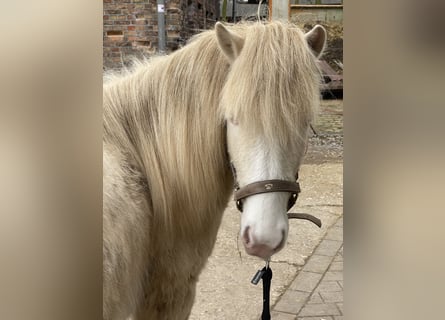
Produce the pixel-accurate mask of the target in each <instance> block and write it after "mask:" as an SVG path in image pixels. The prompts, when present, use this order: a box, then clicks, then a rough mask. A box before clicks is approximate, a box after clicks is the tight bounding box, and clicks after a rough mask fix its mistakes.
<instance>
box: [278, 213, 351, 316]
mask: <svg viewBox="0 0 445 320" xmlns="http://www.w3.org/2000/svg"><path fill="white" fill-rule="evenodd" d="M272 310H273V312H272V315H271V316H272V319H274V320H291V319H292V320H295V319H298V320H340V319H343V218H339V220H338V221H337V222H336V223H335V224H334V225H333V226H332V227H331V228H330V229H329V231H328V232H327V233H326V236H325V237H324V239H323V240H322V242H321V243H320V244H319V245H318V247H317V248H316V250H315V251H314V253H313V254H312V256H311V257H310V258H309V259H308V260H307V262H306V263H305V265H304V267H303V269H302V270H301V271H300V272H299V273H298V275H297V276H296V278H295V279H294V280H293V281H292V282H291V284H290V286H289V287H288V289H287V290H286V291H285V293H284V294H283V295H282V296H281V298H280V299H279V300H278V302H277V303H276V304H275V306H274V307H273V309H272Z"/></svg>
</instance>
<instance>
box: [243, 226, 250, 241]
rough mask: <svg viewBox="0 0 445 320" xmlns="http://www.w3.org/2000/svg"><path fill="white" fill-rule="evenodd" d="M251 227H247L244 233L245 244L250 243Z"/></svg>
mask: <svg viewBox="0 0 445 320" xmlns="http://www.w3.org/2000/svg"><path fill="white" fill-rule="evenodd" d="M249 229H250V227H247V228H246V229H245V230H244V233H243V241H244V244H246V245H247V244H249V243H250V237H249Z"/></svg>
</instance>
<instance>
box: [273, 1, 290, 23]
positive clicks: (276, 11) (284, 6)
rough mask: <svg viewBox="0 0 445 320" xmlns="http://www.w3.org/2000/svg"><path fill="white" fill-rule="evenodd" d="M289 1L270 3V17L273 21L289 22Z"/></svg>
mask: <svg viewBox="0 0 445 320" xmlns="http://www.w3.org/2000/svg"><path fill="white" fill-rule="evenodd" d="M289 4H290V1H289V0H275V1H273V0H270V1H269V10H270V11H271V12H270V11H269V17H270V19H271V20H282V21H288V20H289Z"/></svg>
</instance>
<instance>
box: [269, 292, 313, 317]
mask: <svg viewBox="0 0 445 320" xmlns="http://www.w3.org/2000/svg"><path fill="white" fill-rule="evenodd" d="M309 295H310V293H309V292H301V291H292V290H287V291H286V292H285V293H284V294H283V295H282V296H281V298H280V300H279V301H278V303H277V304H276V305H275V307H274V310H276V311H280V312H286V313H292V314H294V315H297V313H298V312H299V311H300V310H301V308H302V307H303V306H304V304H305V303H306V301H307V300H308V299H309Z"/></svg>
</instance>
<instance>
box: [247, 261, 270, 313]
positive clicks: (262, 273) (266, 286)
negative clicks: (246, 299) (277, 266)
mask: <svg viewBox="0 0 445 320" xmlns="http://www.w3.org/2000/svg"><path fill="white" fill-rule="evenodd" d="M261 279H263V312H262V313H261V320H270V284H271V282H272V269H271V268H270V266H269V261H266V266H265V267H264V268H263V269H261V270H258V271H257V273H255V275H254V276H253V279H252V281H251V283H252V284H254V285H257V284H258V282H259V281H260V280H261Z"/></svg>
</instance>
